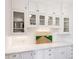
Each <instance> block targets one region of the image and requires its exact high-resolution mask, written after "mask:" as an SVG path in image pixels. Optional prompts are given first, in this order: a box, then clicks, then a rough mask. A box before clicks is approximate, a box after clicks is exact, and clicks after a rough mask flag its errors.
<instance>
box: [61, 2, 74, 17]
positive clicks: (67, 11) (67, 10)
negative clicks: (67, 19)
mask: <svg viewBox="0 0 79 59" xmlns="http://www.w3.org/2000/svg"><path fill="white" fill-rule="evenodd" d="M62 2H63V3H62V12H63V14H64V15H65V16H72V13H73V1H72V0H62Z"/></svg>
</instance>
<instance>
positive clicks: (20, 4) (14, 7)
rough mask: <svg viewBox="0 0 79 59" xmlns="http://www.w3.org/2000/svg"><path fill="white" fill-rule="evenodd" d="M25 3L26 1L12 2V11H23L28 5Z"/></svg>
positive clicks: (15, 0)
mask: <svg viewBox="0 0 79 59" xmlns="http://www.w3.org/2000/svg"><path fill="white" fill-rule="evenodd" d="M27 2H28V0H12V10H17V11H24V10H25V8H26V7H27V5H28V4H27ZM26 4H27V5H26Z"/></svg>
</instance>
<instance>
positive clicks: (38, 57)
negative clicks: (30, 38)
mask: <svg viewBox="0 0 79 59" xmlns="http://www.w3.org/2000/svg"><path fill="white" fill-rule="evenodd" d="M32 55H33V59H44V58H43V56H44V55H43V50H36V51H34V52H33V54H32Z"/></svg>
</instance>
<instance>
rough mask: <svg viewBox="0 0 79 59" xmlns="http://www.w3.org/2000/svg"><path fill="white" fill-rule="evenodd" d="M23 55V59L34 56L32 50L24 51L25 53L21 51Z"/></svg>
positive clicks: (30, 58) (29, 58)
mask: <svg viewBox="0 0 79 59" xmlns="http://www.w3.org/2000/svg"><path fill="white" fill-rule="evenodd" d="M21 56H22V59H32V58H33V56H32V51H30V52H23V53H21Z"/></svg>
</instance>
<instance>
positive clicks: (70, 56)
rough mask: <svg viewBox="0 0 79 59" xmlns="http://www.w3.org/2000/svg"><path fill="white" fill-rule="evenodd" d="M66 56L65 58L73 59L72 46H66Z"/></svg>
mask: <svg viewBox="0 0 79 59" xmlns="http://www.w3.org/2000/svg"><path fill="white" fill-rule="evenodd" d="M66 57H67V59H73V47H72V46H68V47H66Z"/></svg>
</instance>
